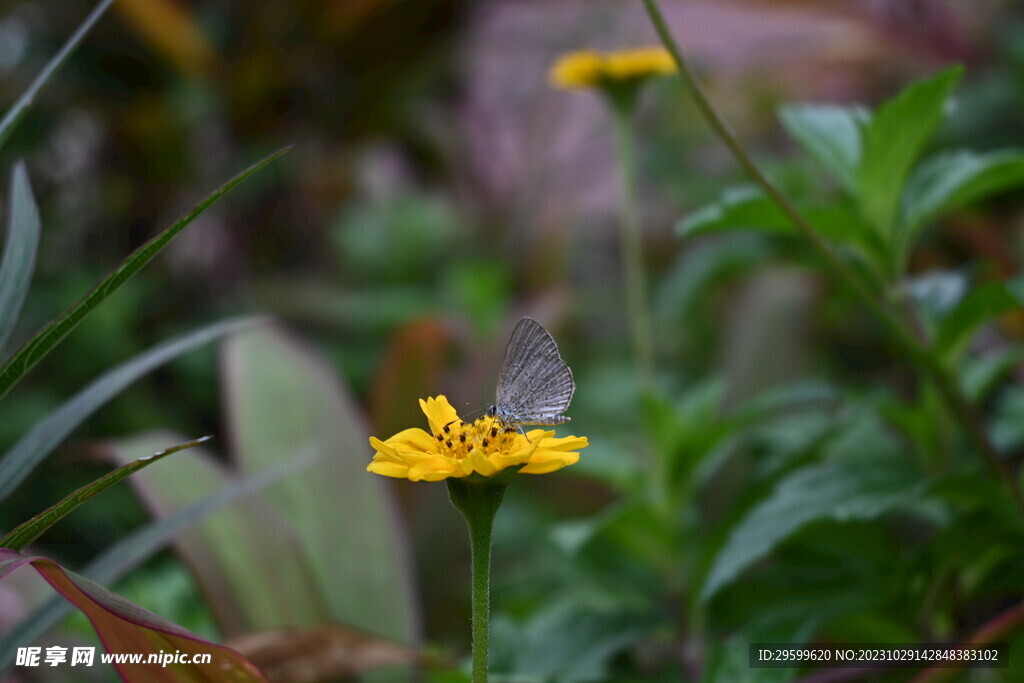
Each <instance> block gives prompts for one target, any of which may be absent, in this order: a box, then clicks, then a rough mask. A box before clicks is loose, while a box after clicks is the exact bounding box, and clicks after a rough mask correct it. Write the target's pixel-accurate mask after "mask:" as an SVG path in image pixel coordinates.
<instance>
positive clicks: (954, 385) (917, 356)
mask: <svg viewBox="0 0 1024 683" xmlns="http://www.w3.org/2000/svg"><path fill="white" fill-rule="evenodd" d="M643 3H644V6H645V8H646V9H647V14H648V16H649V17H650V19H651V23H652V24H653V25H654V28H655V30H656V31H657V33H658V36H659V38H660V39H661V42H662V44H664V46H665V48H666V49H667V50H668V51H669V53H670V54H671V55H672V58H673V60H674V61H675V63H676V66H677V68H678V69H679V75H680V76H681V77H682V79H683V82H684V83H685V84H686V86H687V88H688V89H689V90H690V93H691V94H692V95H693V99H694V102H695V103H696V105H697V108H698V109H699V110H700V112H701V114H702V115H703V116H704V118H705V119H706V120H707V122H708V123H709V124H710V125H711V128H712V129H713V130H714V131H715V133H716V134H717V135H718V137H720V138H721V139H722V141H723V142H724V143H725V145H726V146H727V147H728V148H729V150H730V151H731V152H732V154H733V156H734V157H735V158H736V160H737V162H739V164H740V166H742V167H743V170H745V171H746V172H747V174H748V175H749V176H750V177H751V178H752V179H753V180H754V182H756V183H757V184H758V185H760V186H761V188H762V189H763V190H764V191H765V193H766V194H767V195H768V196H769V197H770V198H771V199H772V201H774V202H775V204H776V205H778V207H779V209H780V210H782V212H783V213H784V214H785V215H786V216H787V217H788V218H789V219H790V221H792V223H793V225H794V227H795V228H796V230H797V232H799V233H800V234H801V235H803V237H805V238H806V239H807V240H808V241H809V242H810V243H811V245H812V246H813V247H814V248H815V249H816V250H817V251H818V253H820V254H821V256H823V257H824V259H825V261H826V262H827V263H828V266H829V267H830V268H831V269H832V271H833V272H834V273H835V274H836V275H837V276H838V278H839V279H840V280H842V281H843V282H845V283H846V285H847V286H848V287H849V288H850V289H851V290H852V291H853V292H854V294H856V295H857V296H858V297H860V298H861V299H862V300H863V301H864V302H865V303H866V304H867V305H868V306H869V307H870V308H871V310H872V311H873V312H874V313H875V314H876V315H877V316H878V317H879V319H880V320H881V321H882V322H883V323H884V324H885V326H886V327H887V328H888V329H889V330H890V331H891V332H892V333H893V334H894V335H895V336H896V338H897V339H898V341H899V342H900V344H902V345H903V347H904V348H905V350H906V351H907V354H908V356H909V357H910V360H911V361H913V362H914V363H917V364H919V365H920V366H921V367H922V368H923V369H924V370H925V372H926V373H927V375H928V376H929V377H930V378H931V380H932V381H933V382H934V383H935V385H936V387H937V388H938V390H939V393H940V394H941V396H942V398H943V400H944V401H945V402H946V404H947V405H948V406H949V407H950V409H951V410H952V411H953V413H954V414H955V415H956V416H957V417H958V418H959V420H960V422H961V424H962V425H963V427H964V429H965V431H966V433H967V436H968V438H969V439H970V440H971V442H972V443H973V444H974V446H975V448H976V449H977V450H978V452H979V453H980V454H981V456H982V458H983V459H984V460H985V464H986V465H987V466H988V468H989V471H990V472H991V474H992V475H993V477H995V478H996V479H997V480H1001V481H1002V482H1003V484H1004V485H1005V486H1006V488H1007V489H1008V491H1009V493H1010V496H1011V497H1012V498H1013V500H1014V502H1015V503H1016V504H1017V507H1018V508H1019V509H1020V510H1021V511H1022V512H1024V496H1022V494H1021V490H1020V484H1019V482H1018V481H1017V478H1016V477H1015V476H1014V474H1013V472H1012V470H1010V468H1009V467H1008V466H1007V464H1006V463H1005V462H1003V460H1002V459H1001V458H1000V457H999V454H998V452H997V451H996V448H995V446H994V445H993V444H992V441H991V439H990V438H989V435H988V433H987V431H986V429H985V425H984V422H983V421H982V418H981V416H980V415H979V414H978V413H977V412H976V411H975V409H974V407H973V406H972V405H971V403H970V401H969V400H968V399H967V397H966V396H965V395H964V393H963V391H962V390H961V388H960V385H959V383H958V382H957V380H956V378H955V376H954V375H953V374H952V373H951V372H950V371H949V370H948V369H947V368H946V367H945V366H944V365H943V364H942V363H941V361H939V359H937V358H936V357H935V356H934V355H932V354H931V353H929V350H928V349H927V347H925V346H924V345H923V344H922V342H921V341H919V340H918V338H917V336H916V335H915V333H914V331H913V330H912V329H910V327H909V326H908V325H907V324H905V323H904V321H903V320H902V319H901V318H900V316H899V315H898V314H897V313H895V312H894V311H893V310H892V308H891V307H889V306H887V305H886V303H885V300H884V299H883V298H882V297H880V296H879V295H878V294H876V293H875V292H873V291H872V289H871V288H870V287H869V286H868V285H867V284H866V283H865V282H864V281H863V280H862V279H861V278H860V277H858V276H857V275H856V274H855V273H854V271H853V270H851V269H850V268H849V267H848V266H847V265H846V263H845V262H843V260H842V259H841V258H840V257H839V256H838V255H837V254H836V253H835V251H833V250H832V248H831V247H830V246H829V244H828V242H826V241H825V239H824V238H823V237H822V236H821V234H820V233H819V232H818V231H817V230H816V229H815V228H814V226H813V225H811V223H810V221H809V220H808V219H807V218H806V217H805V216H804V215H803V214H802V213H801V212H800V210H799V209H797V208H796V206H795V205H794V204H793V203H792V202H790V201H789V199H788V198H787V197H786V196H785V195H784V194H783V193H782V191H781V190H779V188H777V187H776V186H775V185H774V184H773V183H772V182H771V181H770V180H769V179H768V177H767V176H766V175H765V174H764V172H763V171H761V169H760V168H759V167H758V166H757V164H755V163H754V161H753V160H752V159H751V158H750V156H749V155H748V154H747V152H746V150H745V149H744V148H743V145H741V144H740V142H739V140H738V139H737V137H736V135H735V133H733V131H732V129H731V128H730V127H729V124H728V123H727V122H726V121H725V119H723V118H722V115H721V114H720V113H719V112H718V110H717V109H715V106H714V105H713V104H712V103H711V101H710V100H709V99H708V96H707V94H706V93H705V92H704V89H703V87H701V85H700V83H699V82H698V81H697V79H696V77H695V76H694V75H693V71H692V70H691V69H690V65H689V63H688V62H687V61H686V58H685V57H684V56H683V53H682V50H680V48H679V45H678V43H677V42H676V40H675V38H674V37H673V35H672V33H671V31H670V30H669V28H668V25H667V24H666V22H665V17H664V15H663V14H662V12H661V8H660V7H659V5H658V2H657V0H643Z"/></svg>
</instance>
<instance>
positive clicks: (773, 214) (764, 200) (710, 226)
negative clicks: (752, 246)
mask: <svg viewBox="0 0 1024 683" xmlns="http://www.w3.org/2000/svg"><path fill="white" fill-rule="evenodd" d="M738 229H754V230H758V231H763V232H779V233H792V232H794V228H793V223H792V221H790V220H789V218H787V217H786V216H785V215H784V214H783V213H782V211H780V210H779V207H778V206H777V205H776V204H775V202H773V201H772V200H770V199H768V197H766V196H765V195H764V192H762V191H761V190H759V189H757V188H753V187H734V188H729V189H727V190H726V191H725V192H724V193H723V194H722V197H721V199H719V200H718V201H716V202H713V203H711V204H708V205H707V206H705V207H703V208H701V209H699V210H697V211H694V212H693V213H691V214H690V215H689V216H687V217H686V218H684V219H683V220H681V221H679V223H678V224H676V234H677V235H678V236H679V237H684V238H685V237H693V236H695V235H700V234H704V233H709V232H719V231H722V230H738Z"/></svg>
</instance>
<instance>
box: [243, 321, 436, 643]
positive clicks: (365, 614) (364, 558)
mask: <svg viewBox="0 0 1024 683" xmlns="http://www.w3.org/2000/svg"><path fill="white" fill-rule="evenodd" d="M223 348H224V376H225V382H226V401H225V403H226V405H227V416H228V418H229V424H230V429H231V437H232V438H231V440H232V443H233V444H235V447H236V452H235V458H236V461H237V463H238V466H239V468H240V469H241V470H242V471H243V472H249V473H255V472H261V471H263V470H264V469H266V468H268V467H272V466H275V465H276V464H277V463H279V462H281V460H282V459H284V458H288V457H289V456H290V454H293V453H296V452H301V451H304V450H305V449H310V448H311V449H316V450H318V451H320V452H322V453H324V454H325V455H326V456H327V457H324V458H323V460H322V461H320V462H318V463H317V464H316V465H315V466H313V467H310V468H309V469H307V470H306V471H304V472H302V473H301V474H300V475H299V476H296V477H292V478H290V479H288V480H287V481H284V482H282V483H281V484H280V485H278V486H276V487H274V488H273V489H271V490H268V491H267V498H268V499H269V500H270V501H271V503H272V504H273V505H274V506H275V508H276V509H277V510H278V511H279V512H280V513H281V514H282V516H283V517H284V518H285V519H286V520H287V521H288V522H290V523H291V524H292V525H293V527H294V528H295V530H296V531H297V532H298V535H299V538H300V539H301V541H302V543H303V546H304V549H305V551H306V552H307V553H308V554H309V557H310V559H311V564H312V570H313V581H314V585H315V586H316V588H317V590H318V591H319V592H320V593H321V594H322V595H323V596H324V601H325V604H324V606H325V608H326V609H327V611H328V612H329V614H330V615H331V616H332V617H333V618H334V619H335V620H336V621H339V622H342V623H346V624H349V625H352V626H356V627H358V628H360V629H362V630H364V631H369V632H371V633H376V634H378V635H382V636H385V637H388V638H391V639H393V640H396V641H399V642H411V641H412V640H413V636H414V633H415V631H416V628H417V627H416V622H415V616H414V615H415V613H416V608H415V598H414V593H413V588H412V570H411V567H410V565H409V563H408V557H407V555H406V550H405V549H406V548H408V544H407V541H406V539H405V538H404V537H403V535H402V533H401V527H400V526H399V524H398V519H397V514H396V513H397V510H396V509H395V507H394V504H393V501H392V500H391V498H390V497H389V495H388V494H389V491H388V490H387V489H386V482H385V481H384V480H383V478H381V477H378V476H376V475H373V474H370V473H368V472H367V471H366V465H367V464H368V463H369V461H370V456H371V449H370V447H369V444H368V443H367V438H368V433H367V430H366V427H365V426H364V424H363V422H362V419H361V418H360V415H359V413H358V410H357V407H356V403H355V400H354V399H353V397H352V396H351V395H350V394H349V393H348V391H347V390H346V388H345V387H344V386H343V385H342V383H341V381H340V379H339V378H338V377H337V374H336V371H335V369H334V368H333V367H331V365H330V364H329V363H328V362H326V361H325V360H324V359H323V358H322V357H321V356H319V355H318V354H316V353H314V352H313V351H312V350H310V349H309V348H307V347H305V346H304V345H302V344H300V343H299V342H298V341H297V340H296V339H294V338H293V337H291V336H289V335H287V334H285V333H284V332H283V331H282V330H279V329H275V328H272V327H267V328H260V329H259V330H255V331H253V332H251V333H248V334H244V335H239V336H237V337H235V338H233V339H232V340H230V341H229V342H228V343H227V344H226V345H225V346H224V347H223ZM424 425H425V422H424ZM409 426H415V425H409Z"/></svg>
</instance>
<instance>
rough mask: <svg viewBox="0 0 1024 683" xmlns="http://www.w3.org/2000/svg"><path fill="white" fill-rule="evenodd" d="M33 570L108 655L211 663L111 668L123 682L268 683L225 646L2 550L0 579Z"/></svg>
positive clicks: (52, 566) (41, 560) (49, 564)
mask: <svg viewBox="0 0 1024 683" xmlns="http://www.w3.org/2000/svg"><path fill="white" fill-rule="evenodd" d="M26 564H30V565H32V568H33V569H35V570H36V571H37V572H39V574H40V575H41V576H42V577H43V578H44V579H46V581H47V582H48V583H49V584H50V585H51V586H53V588H54V590H56V591H57V592H58V593H60V594H61V595H62V596H64V597H65V598H66V599H67V600H68V601H70V602H71V603H73V604H74V605H75V606H76V607H78V609H80V610H82V612H84V613H85V616H86V617H88V618H89V621H90V622H92V625H93V628H95V629H96V634H97V635H98V636H99V638H100V640H101V641H102V642H103V646H104V647H105V648H106V650H107V652H109V653H111V654H132V653H137V654H145V655H147V656H148V654H149V653H161V652H163V653H179V652H180V653H181V656H180V657H178V658H179V659H186V655H187V658H188V659H192V658H193V657H194V656H195V655H202V654H209V655H210V663H209V664H167V665H166V666H163V665H162V664H159V663H152V664H150V663H139V664H128V663H119V664H114V667H115V668H116V669H117V672H118V674H120V676H121V678H122V679H123V680H125V681H129V682H132V681H140V682H144V683H164V682H166V683H182V682H183V681H196V682H197V683H198V682H200V681H202V682H206V683H216V682H217V681H224V682H225V683H228V682H230V683H241V682H243V681H266V680H267V679H266V677H265V676H264V675H263V674H262V673H261V672H260V670H259V669H258V668H256V666H255V665H254V664H253V663H252V662H250V661H249V660H247V659H246V658H245V657H243V656H242V655H241V654H239V653H238V652H236V651H235V650H232V649H231V648H228V647H225V646H223V645H217V644H215V643H211V642H209V641H206V640H203V639H202V638H200V637H198V636H196V635H195V634H193V633H190V632H189V631H187V630H185V629H184V628H182V627H181V626H178V625H176V624H173V623H171V622H169V621H167V620H166V619H164V618H162V617H160V616H157V615H156V614H153V613H152V612H150V611H148V610H146V609H143V608H142V607H139V606H138V605H136V604H135V603H133V602H131V601H129V600H127V599H125V598H123V597H121V596H120V595H118V594H117V593H114V592H112V591H109V590H107V589H106V588H104V587H103V586H101V585H99V584H98V583H95V582H93V581H90V580H89V579H86V578H84V577H82V576H78V575H77V574H74V573H73V572H70V571H67V570H65V569H63V568H62V567H61V566H60V565H59V564H57V563H56V562H54V561H53V560H50V559H47V558H45V557H26V556H24V555H21V554H20V553H17V552H15V551H13V550H11V549H9V548H0V578H3V577H5V576H7V575H8V574H10V573H11V572H13V571H14V570H16V569H18V568H20V567H23V566H25V565H26Z"/></svg>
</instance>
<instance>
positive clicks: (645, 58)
mask: <svg viewBox="0 0 1024 683" xmlns="http://www.w3.org/2000/svg"><path fill="white" fill-rule="evenodd" d="M675 72H676V65H675V62H674V61H673V59H672V55H671V54H669V52H668V51H667V50H665V49H664V48H662V47H641V48H635V49H632V50H615V51H613V52H606V53H599V52H595V51H594V50H579V51H576V52H569V53H567V54H565V55H562V56H561V57H559V59H558V60H557V61H556V62H555V63H554V65H553V66H552V67H551V71H550V72H549V74H548V78H549V80H550V81H551V84H552V85H553V86H555V87H556V88H562V89H569V88H607V87H611V86H615V85H617V84H623V83H635V82H639V81H642V80H645V79H648V78H652V77H655V76H663V75H665V74H671V73H675Z"/></svg>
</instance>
